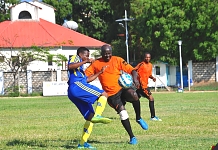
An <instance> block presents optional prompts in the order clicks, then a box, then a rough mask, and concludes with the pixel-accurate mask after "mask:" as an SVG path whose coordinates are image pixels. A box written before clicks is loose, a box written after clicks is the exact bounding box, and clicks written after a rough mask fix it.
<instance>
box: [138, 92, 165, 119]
mask: <svg viewBox="0 0 218 150" xmlns="http://www.w3.org/2000/svg"><path fill="white" fill-rule="evenodd" d="M136 92H137V94H138V96H139V97H140V96H142V97H145V98H147V99H148V100H149V109H150V114H151V118H150V120H153V121H162V120H161V119H160V118H158V117H157V116H156V115H155V108H154V98H153V96H152V93H151V91H150V89H149V88H146V89H144V90H143V89H137V91H136Z"/></svg>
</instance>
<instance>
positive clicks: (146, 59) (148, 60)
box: [144, 52, 151, 63]
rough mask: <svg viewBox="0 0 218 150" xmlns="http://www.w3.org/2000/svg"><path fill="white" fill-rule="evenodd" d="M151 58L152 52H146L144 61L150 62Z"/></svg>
mask: <svg viewBox="0 0 218 150" xmlns="http://www.w3.org/2000/svg"><path fill="white" fill-rule="evenodd" d="M150 60H151V54H150V53H148V52H146V53H145V56H144V62H146V63H148V62H150Z"/></svg>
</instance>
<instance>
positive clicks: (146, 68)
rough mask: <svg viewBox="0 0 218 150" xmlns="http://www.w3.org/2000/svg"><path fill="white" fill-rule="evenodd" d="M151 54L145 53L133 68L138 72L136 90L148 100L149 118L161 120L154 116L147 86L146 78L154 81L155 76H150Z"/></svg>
mask: <svg viewBox="0 0 218 150" xmlns="http://www.w3.org/2000/svg"><path fill="white" fill-rule="evenodd" d="M150 60H151V54H150V53H145V57H144V60H143V61H142V62H141V63H139V64H138V65H137V66H136V67H135V70H136V71H137V72H138V80H139V82H140V87H139V88H138V89H137V90H136V92H137V94H138V96H139V97H141V96H142V97H145V98H147V99H148V100H149V108H150V113H151V118H150V119H151V120H153V121H162V120H161V119H160V118H158V117H157V116H155V109H154V97H153V96H152V93H151V92H150V89H149V88H148V79H149V78H150V79H152V80H153V81H154V82H156V78H155V77H153V76H152V64H151V63H150Z"/></svg>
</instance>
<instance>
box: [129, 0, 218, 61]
mask: <svg viewBox="0 0 218 150" xmlns="http://www.w3.org/2000/svg"><path fill="white" fill-rule="evenodd" d="M217 6H218V4H217V2H216V0H197V1H191V0H186V1H179V0H175V1H171V0H160V1H159V0H154V1H150V0H136V1H134V3H131V11H132V14H133V17H134V18H136V19H135V20H134V24H133V25H132V26H131V28H130V30H131V32H132V33H134V36H135V41H134V42H133V43H132V45H133V46H135V47H137V49H139V51H140V52H141V53H144V52H145V51H148V52H150V53H151V54H152V56H153V57H154V58H153V59H156V60H162V61H165V62H169V63H172V64H177V63H178V62H179V61H178V60H179V51H178V43H177V41H178V40H182V41H183V45H182V57H183V62H184V63H185V62H187V61H188V60H194V61H204V60H210V59H211V58H215V56H216V55H217V53H218V46H217V44H218V37H217V36H218V31H217V28H218V17H217V15H216V14H217V12H218V7H217Z"/></svg>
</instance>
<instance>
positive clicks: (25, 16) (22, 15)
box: [18, 11, 32, 19]
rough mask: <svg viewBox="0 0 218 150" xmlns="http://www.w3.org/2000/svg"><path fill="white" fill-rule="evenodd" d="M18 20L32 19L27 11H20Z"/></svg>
mask: <svg viewBox="0 0 218 150" xmlns="http://www.w3.org/2000/svg"><path fill="white" fill-rule="evenodd" d="M18 19H32V16H31V14H30V13H29V12H28V11H21V12H20V14H19V16H18Z"/></svg>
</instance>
